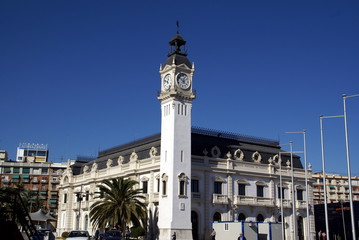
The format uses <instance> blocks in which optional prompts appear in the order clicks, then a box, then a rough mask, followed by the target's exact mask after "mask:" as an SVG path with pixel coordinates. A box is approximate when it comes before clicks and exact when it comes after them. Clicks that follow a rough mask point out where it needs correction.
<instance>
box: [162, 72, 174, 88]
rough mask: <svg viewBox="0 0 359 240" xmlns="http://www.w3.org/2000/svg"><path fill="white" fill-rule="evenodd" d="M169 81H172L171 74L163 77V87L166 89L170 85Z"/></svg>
mask: <svg viewBox="0 0 359 240" xmlns="http://www.w3.org/2000/svg"><path fill="white" fill-rule="evenodd" d="M171 83H172V79H171V75H169V74H167V75H166V76H165V77H164V78H163V87H164V88H165V89H167V90H168V89H169V88H170V87H171Z"/></svg>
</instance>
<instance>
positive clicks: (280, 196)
mask: <svg viewBox="0 0 359 240" xmlns="http://www.w3.org/2000/svg"><path fill="white" fill-rule="evenodd" d="M277 192H278V198H279V199H281V198H282V196H283V199H284V198H285V195H284V188H283V187H282V193H281V192H280V187H278V190H277Z"/></svg>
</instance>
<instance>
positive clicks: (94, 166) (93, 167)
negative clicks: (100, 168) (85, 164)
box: [91, 163, 97, 172]
mask: <svg viewBox="0 0 359 240" xmlns="http://www.w3.org/2000/svg"><path fill="white" fill-rule="evenodd" d="M91 171H92V172H96V171H97V163H94V164H92V168H91Z"/></svg>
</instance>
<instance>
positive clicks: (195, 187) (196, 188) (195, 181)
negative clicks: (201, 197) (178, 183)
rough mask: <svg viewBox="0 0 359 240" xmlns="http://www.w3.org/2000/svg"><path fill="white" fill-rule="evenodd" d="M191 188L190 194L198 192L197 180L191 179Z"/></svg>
mask: <svg viewBox="0 0 359 240" xmlns="http://www.w3.org/2000/svg"><path fill="white" fill-rule="evenodd" d="M191 188H192V192H195V193H198V192H199V180H197V179H192V180H191Z"/></svg>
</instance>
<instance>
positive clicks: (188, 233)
mask: <svg viewBox="0 0 359 240" xmlns="http://www.w3.org/2000/svg"><path fill="white" fill-rule="evenodd" d="M174 232H176V240H193V237H192V229H173V228H172V229H163V228H162V229H160V235H159V240H172V234H173V233H174Z"/></svg>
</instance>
